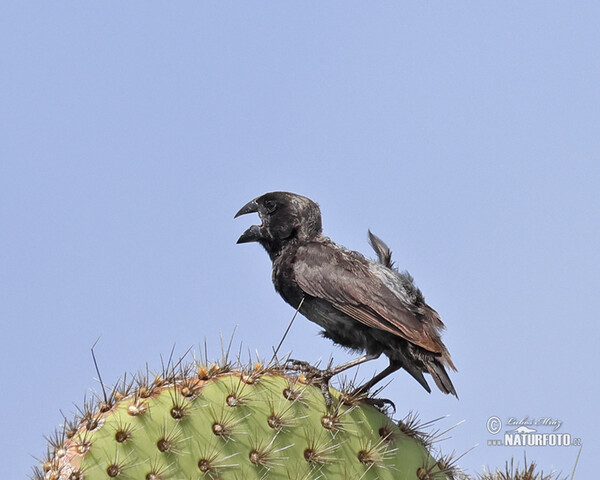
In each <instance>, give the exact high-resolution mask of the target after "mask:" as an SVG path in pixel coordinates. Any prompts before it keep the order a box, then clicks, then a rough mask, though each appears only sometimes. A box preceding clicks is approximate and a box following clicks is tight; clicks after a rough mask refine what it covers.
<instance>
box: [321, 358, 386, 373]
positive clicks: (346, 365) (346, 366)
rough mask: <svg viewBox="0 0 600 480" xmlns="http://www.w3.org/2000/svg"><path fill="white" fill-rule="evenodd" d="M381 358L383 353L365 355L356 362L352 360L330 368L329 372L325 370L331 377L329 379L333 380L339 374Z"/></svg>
mask: <svg viewBox="0 0 600 480" xmlns="http://www.w3.org/2000/svg"><path fill="white" fill-rule="evenodd" d="M380 356H381V353H377V354H373V355H371V354H367V355H363V356H362V357H358V358H355V359H354V360H350V361H349V362H346V363H342V364H341V365H338V366H337V367H335V368H328V369H327V370H325V373H326V374H327V375H329V378H331V377H333V376H335V375H337V374H339V373H342V372H345V371H346V370H348V369H349V368H352V367H356V366H357V365H361V364H363V363H366V362H368V361H370V360H375V359H376V358H379V357H380Z"/></svg>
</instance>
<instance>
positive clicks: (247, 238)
mask: <svg viewBox="0 0 600 480" xmlns="http://www.w3.org/2000/svg"><path fill="white" fill-rule="evenodd" d="M261 239H262V235H261V233H260V227H259V226H258V225H252V226H251V227H250V228H249V229H248V230H246V231H245V232H244V233H242V236H241V237H240V238H238V241H237V242H236V243H249V242H258V241H259V240H261Z"/></svg>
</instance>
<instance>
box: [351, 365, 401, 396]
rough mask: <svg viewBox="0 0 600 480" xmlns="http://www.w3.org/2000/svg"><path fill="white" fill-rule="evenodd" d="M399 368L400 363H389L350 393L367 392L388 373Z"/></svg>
mask: <svg viewBox="0 0 600 480" xmlns="http://www.w3.org/2000/svg"><path fill="white" fill-rule="evenodd" d="M400 368H402V365H399V364H394V363H390V364H389V366H388V367H387V368H386V369H385V370H382V371H381V372H379V373H378V374H377V375H375V376H374V377H373V378H372V379H371V380H369V381H368V382H365V383H364V384H363V385H361V386H360V387H358V388H357V389H356V390H354V392H353V393H352V395H360V394H363V393H366V392H368V391H369V390H370V389H371V388H372V387H373V386H374V385H375V384H377V383H379V382H381V380H383V379H384V378H385V377H387V376H388V375H390V374H392V373H394V372H395V371H396V370H400Z"/></svg>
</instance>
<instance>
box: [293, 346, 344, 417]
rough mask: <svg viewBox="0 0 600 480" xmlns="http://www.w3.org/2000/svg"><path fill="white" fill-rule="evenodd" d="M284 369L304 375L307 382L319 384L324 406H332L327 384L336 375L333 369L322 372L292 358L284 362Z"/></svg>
mask: <svg viewBox="0 0 600 480" xmlns="http://www.w3.org/2000/svg"><path fill="white" fill-rule="evenodd" d="M285 369H286V370H291V371H294V372H301V373H304V374H305V375H306V377H307V379H308V380H309V381H311V382H315V383H317V384H319V386H320V387H321V392H322V393H323V398H324V399H325V404H326V405H327V407H328V408H329V407H331V406H333V398H331V393H330V392H329V382H330V381H331V377H333V376H334V375H335V373H336V372H335V370H334V369H332V368H326V369H325V370H323V369H320V368H318V367H315V366H314V365H311V364H310V363H308V362H305V361H304V360H295V359H293V358H290V359H288V360H287V361H286V363H285Z"/></svg>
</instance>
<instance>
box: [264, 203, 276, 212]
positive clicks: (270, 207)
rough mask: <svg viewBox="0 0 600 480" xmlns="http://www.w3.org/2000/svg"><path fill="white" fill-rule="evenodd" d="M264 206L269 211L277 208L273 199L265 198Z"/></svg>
mask: <svg viewBox="0 0 600 480" xmlns="http://www.w3.org/2000/svg"><path fill="white" fill-rule="evenodd" d="M264 206H265V209H266V210H267V212H269V213H273V212H274V211H275V209H276V208H277V204H276V203H275V202H274V201H273V200H265V203H264Z"/></svg>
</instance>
